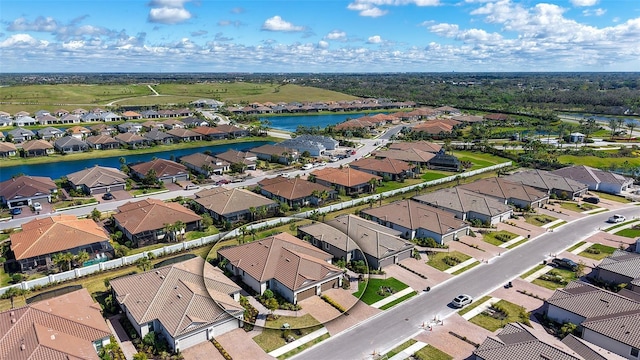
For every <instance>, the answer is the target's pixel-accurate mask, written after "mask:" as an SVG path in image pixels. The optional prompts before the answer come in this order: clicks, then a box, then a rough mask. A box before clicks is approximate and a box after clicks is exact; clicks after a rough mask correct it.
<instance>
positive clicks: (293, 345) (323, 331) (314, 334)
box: [269, 327, 327, 358]
mask: <svg viewBox="0 0 640 360" xmlns="http://www.w3.org/2000/svg"><path fill="white" fill-rule="evenodd" d="M326 333H327V328H325V327H323V328H322V329H319V330H316V331H314V332H312V333H311V334H308V335H305V336H303V337H301V338H300V339H298V340H296V341H292V342H290V343H288V344H287V345H285V346H282V347H279V348H277V349H275V350H273V351H272V352H270V353H269V355H270V356H273V357H276V358H277V357H278V356H280V355H282V354H286V353H288V352H289V351H291V350H293V349H295V348H297V347H298V346H301V345H304V344H306V343H308V342H309V341H312V340H314V339H316V338H319V337H320V336H322V335H324V334H326Z"/></svg>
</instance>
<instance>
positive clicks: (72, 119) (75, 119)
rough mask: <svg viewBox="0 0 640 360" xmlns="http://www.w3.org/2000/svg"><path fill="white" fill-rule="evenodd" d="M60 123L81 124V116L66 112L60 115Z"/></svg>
mask: <svg viewBox="0 0 640 360" xmlns="http://www.w3.org/2000/svg"><path fill="white" fill-rule="evenodd" d="M58 123H59V124H79V123H80V116H78V115H74V114H66V115H63V116H61V117H60V120H58Z"/></svg>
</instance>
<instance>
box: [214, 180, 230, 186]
mask: <svg viewBox="0 0 640 360" xmlns="http://www.w3.org/2000/svg"><path fill="white" fill-rule="evenodd" d="M228 183H229V180H226V179H222V180H218V181H217V182H216V185H224V184H228Z"/></svg>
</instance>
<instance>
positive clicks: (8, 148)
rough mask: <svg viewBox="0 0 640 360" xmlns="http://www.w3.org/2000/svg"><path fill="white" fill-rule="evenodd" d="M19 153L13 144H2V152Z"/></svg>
mask: <svg viewBox="0 0 640 360" xmlns="http://www.w3.org/2000/svg"><path fill="white" fill-rule="evenodd" d="M9 151H18V149H17V148H16V146H15V145H13V143H9V142H0V152H9Z"/></svg>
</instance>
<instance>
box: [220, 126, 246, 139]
mask: <svg viewBox="0 0 640 360" xmlns="http://www.w3.org/2000/svg"><path fill="white" fill-rule="evenodd" d="M216 128H217V129H218V130H220V131H222V132H223V133H225V134H227V137H230V138H238V137H244V136H249V130H247V129H243V128H241V127H238V126H235V125H230V124H219V125H216Z"/></svg>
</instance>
